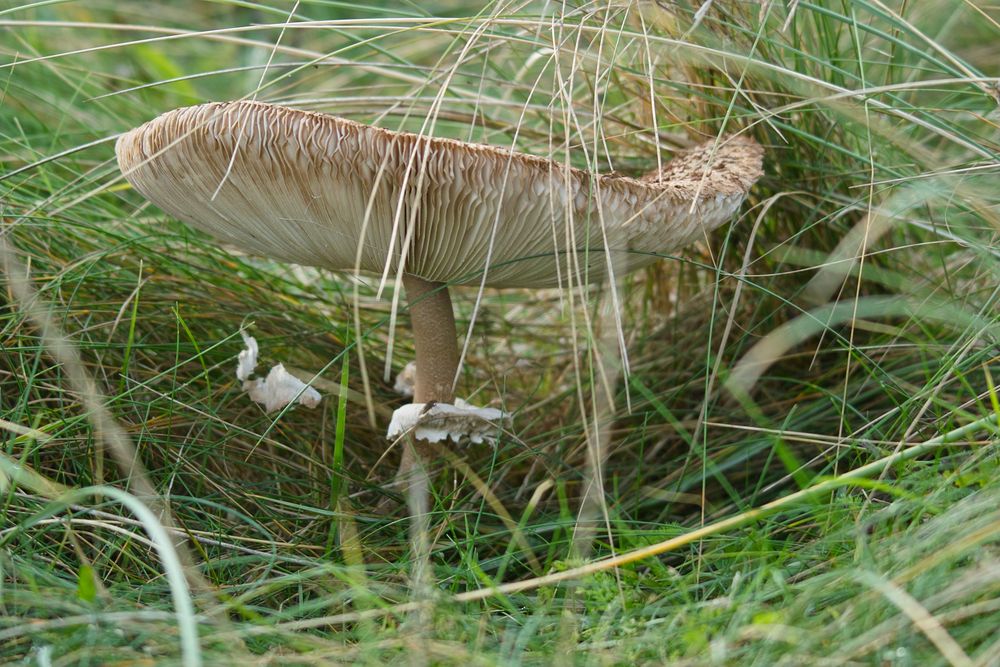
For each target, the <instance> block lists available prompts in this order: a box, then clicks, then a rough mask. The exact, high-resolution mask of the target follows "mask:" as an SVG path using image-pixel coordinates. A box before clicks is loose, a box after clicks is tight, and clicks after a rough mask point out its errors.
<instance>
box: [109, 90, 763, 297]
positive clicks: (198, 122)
mask: <svg viewBox="0 0 1000 667" xmlns="http://www.w3.org/2000/svg"><path fill="white" fill-rule="evenodd" d="M272 109H273V110H274V111H271V110H272ZM285 111H287V110H281V109H280V108H277V107H268V106H266V105H258V106H251V105H247V106H228V107H227V106H221V105H203V106H199V107H191V108H188V109H181V110H178V111H175V112H171V113H169V114H165V115H164V116H161V117H160V118H158V119H156V120H154V121H152V122H151V123H147V124H146V125H145V126H143V127H141V128H138V129H137V130H134V131H133V133H130V134H132V135H135V136H133V137H132V140H129V135H125V137H123V138H122V140H120V141H119V144H118V153H119V161H120V163H121V165H122V168H123V170H124V171H125V172H126V176H127V177H128V179H129V180H130V181H131V182H132V183H133V184H134V185H135V186H136V188H137V189H138V190H139V191H140V192H142V193H143V194H144V195H145V196H147V197H148V198H149V199H150V200H152V201H153V202H155V203H156V204H157V205H159V206H160V207H161V208H162V209H164V210H165V211H166V212H167V213H169V214H171V215H173V216H176V217H177V218H179V219H181V220H183V221H185V222H188V223H190V224H192V225H194V226H195V227H198V228H200V229H202V230H204V231H206V232H208V233H209V234H211V235H213V236H215V237H217V238H219V239H221V240H223V241H225V242H228V243H231V244H233V245H235V246H237V247H239V248H241V249H243V250H245V251H249V252H251V253H256V254H261V255H264V256H268V257H273V258H277V259H281V260H287V261H290V262H295V263H299V264H308V265H314V266H320V267H325V268H330V269H337V270H351V269H353V268H355V267H357V268H360V269H361V270H363V271H367V272H374V273H378V274H381V273H382V272H383V270H384V269H385V267H386V263H387V262H388V263H389V267H390V268H389V271H390V275H395V272H396V271H397V269H398V267H399V262H400V260H402V261H403V262H404V263H405V270H406V271H408V272H410V273H413V274H416V275H418V276H420V277H422V278H425V279H427V280H435V281H442V282H450V283H453V284H455V283H472V284H479V283H480V282H481V280H482V272H483V271H484V270H485V271H487V280H486V284H487V285H491V286H497V287H539V286H552V285H556V284H559V283H561V284H563V285H567V284H581V283H584V282H595V281H599V280H603V279H604V278H605V277H606V275H607V270H608V265H609V257H610V258H611V260H612V261H613V263H614V272H615V274H617V275H621V274H623V273H625V272H627V271H628V270H632V269H635V268H638V267H639V266H642V265H645V264H649V263H651V262H652V261H655V259H656V258H657V257H658V256H662V255H663V254H667V253H670V252H672V251H674V250H676V249H677V248H680V247H681V246H683V245H685V244H686V243H688V242H690V241H693V240H695V239H697V238H700V237H701V236H702V235H704V234H705V233H706V232H707V231H709V230H711V229H712V228H714V227H716V226H718V225H720V224H722V223H723V222H725V221H726V220H728V219H729V218H730V217H731V216H732V215H733V213H734V212H735V211H736V210H737V209H738V207H739V205H740V203H741V202H742V199H743V195H742V194H727V195H712V196H710V197H708V198H701V199H700V200H699V201H698V203H697V204H696V205H695V206H694V208H693V210H692V205H691V200H690V199H687V200H684V199H682V198H681V197H678V196H676V195H674V194H673V193H672V192H671V191H670V189H669V188H665V189H663V190H662V191H661V193H660V194H659V195H657V196H654V197H652V198H648V197H647V198H639V197H637V196H636V194H635V192H634V191H633V190H630V189H629V188H628V187H624V186H618V185H617V184H616V183H614V182H613V181H609V180H604V181H601V180H598V179H591V178H589V177H587V176H586V175H581V172H577V171H567V170H564V169H561V168H559V167H558V166H554V165H552V164H551V163H548V162H547V161H542V160H538V161H537V162H529V161H525V160H522V159H519V158H511V157H510V156H509V155H508V154H505V153H503V152H500V151H496V150H493V149H479V148H478V147H474V146H473V147H468V146H466V145H460V144H458V143H457V142H440V141H439V142H435V143H430V142H427V141H425V140H420V139H417V138H415V137H414V136H413V135H404V134H396V133H391V132H386V131H384V130H379V129H376V128H370V127H367V126H363V125H359V124H356V123H351V122H349V121H342V120H339V119H329V122H325V121H324V122H319V123H318V122H317V121H316V118H317V116H316V115H314V114H301V113H298V112H288V113H285ZM321 118H328V117H321ZM333 121H338V122H333ZM136 133H138V134H136ZM442 145H443V146H444V147H445V148H446V149H447V150H445V149H442ZM640 199H642V200H640ZM609 251H610V252H609ZM553 257H557V258H558V266H557V263H556V262H554V261H553Z"/></svg>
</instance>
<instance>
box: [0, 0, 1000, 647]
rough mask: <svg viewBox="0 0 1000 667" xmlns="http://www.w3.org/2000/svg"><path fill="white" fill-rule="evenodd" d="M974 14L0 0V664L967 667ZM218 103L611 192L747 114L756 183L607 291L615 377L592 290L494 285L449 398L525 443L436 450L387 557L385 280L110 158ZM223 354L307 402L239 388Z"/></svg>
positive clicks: (976, 209) (983, 519) (990, 336)
mask: <svg viewBox="0 0 1000 667" xmlns="http://www.w3.org/2000/svg"><path fill="white" fill-rule="evenodd" d="M991 12H993V10H992V9H991V8H989V7H987V6H985V5H982V4H979V3H973V2H961V1H959V0H925V1H923V2H920V3H913V2H905V1H903V0H893V1H889V0H857V1H855V2H835V1H829V2H788V3H775V2H764V3H747V2H728V1H719V0H716V1H715V2H708V3H704V2H685V1H682V0H678V1H676V2H661V3H654V2H637V3H624V2H623V3H612V4H583V3H570V4H550V3H492V4H489V5H487V6H486V7H483V6H482V5H477V4H475V3H471V4H470V3H461V2H458V3H454V2H449V3H443V2H442V3H431V4H427V3H423V4H420V5H406V6H402V7H367V6H362V5H350V4H349V3H333V2H326V1H319V0H313V1H302V2H295V3H291V2H280V1H278V0H268V2H262V3H243V2H229V1H228V0H224V1H221V2H184V3H159V4H157V5H155V6H152V7H151V6H150V5H149V3H142V2H136V1H132V0H118V1H116V2H113V3H112V2H100V1H98V2H86V3H84V2H48V3H44V2H43V3H24V2H17V1H16V0H15V1H14V2H7V3H2V2H0V224H2V248H3V256H4V265H5V272H4V278H3V287H4V290H3V292H0V294H2V296H0V300H2V301H0V433H2V436H3V444H2V450H0V660H3V661H5V662H11V663H14V664H41V665H44V664H60V665H75V664H81V665H83V664H90V665H97V664H102V665H105V664H106V665H110V664H129V663H135V662H137V661H142V662H143V663H144V664H146V663H149V664H177V663H181V662H187V663H188V664H195V663H196V662H197V661H198V660H200V661H201V662H202V663H203V664H232V663H242V664H327V663H330V662H347V663H360V664H381V663H384V662H389V661H395V660H400V659H411V660H413V661H414V662H421V663H428V664H454V663H464V664H480V663H482V664H550V663H551V662H553V661H562V662H564V663H568V664H576V663H579V664H592V663H593V664H604V663H608V664H638V663H655V664H663V663H669V664H692V665H694V664H733V665H748V664H761V665H772V664H890V665H933V664H950V665H990V664H997V663H998V662H1000V641H998V639H997V637H996V627H997V626H998V623H1000V604H998V603H997V599H998V598H1000V595H998V593H1000V575H998V573H1000V567H998V563H1000V559H998V557H1000V551H998V547H997V544H998V542H997V540H998V537H1000V475H998V474H997V473H998V465H1000V458H998V451H1000V450H998V440H997V434H998V432H1000V431H998V427H997V418H998V416H1000V399H998V393H997V390H996V388H995V387H996V378H1000V353H998V346H997V344H998V337H1000V336H998V332H1000V308H998V296H1000V294H998V288H997V285H998V275H1000V254H998V250H997V248H998V243H997V239H998V229H1000V225H998V220H997V216H996V210H997V203H998V202H997V192H996V188H995V186H994V180H995V177H996V168H997V154H998V146H997V139H998V133H997V118H998V115H997V111H996V110H997V104H998V94H997V85H998V80H997V79H996V76H997V72H996V65H995V63H996V61H997V55H998V53H997V48H996V46H995V43H996V42H997V39H996V38H997V25H998V24H997V18H998V17H997V16H996V15H995V12H993V13H991ZM249 96H256V97H257V98H258V99H261V100H267V101H271V102H277V103H284V104H289V105H293V106H296V107H299V108H307V109H313V110H319V111H325V112H330V113H336V114H338V115H344V116H348V117H351V118H356V119H358V120H362V121H365V122H375V123H378V124H380V125H383V126H385V127H390V128H392V129H409V130H414V131H422V132H425V133H429V134H433V135H436V136H448V137H455V138H460V139H465V140H472V141H481V142H487V143H491V144H496V145H501V146H508V147H513V148H516V149H518V150H523V151H527V152H531V153H535V154H539V155H545V156H549V157H552V158H554V159H558V160H563V161H567V162H569V163H571V164H573V165H574V166H578V167H581V168H588V169H595V170H602V171H604V170H609V169H613V170H618V171H622V172H626V173H641V172H644V171H648V170H650V169H652V168H654V167H655V166H656V165H657V163H658V162H660V161H665V160H667V159H669V157H670V155H671V154H672V153H673V152H674V151H675V150H676V149H680V148H683V147H685V146H687V145H691V144H692V143H694V142H696V141H700V140H703V139H705V138H709V137H712V136H715V135H716V134H718V133H721V132H734V131H745V132H749V133H751V134H753V136H755V137H756V138H757V139H758V141H760V142H761V143H762V144H764V145H765V146H766V147H767V163H766V176H765V178H764V179H763V181H762V182H761V183H760V184H759V185H758V187H757V188H756V189H755V191H754V193H753V195H752V198H751V201H750V203H749V204H748V205H747V206H746V207H745V212H744V214H743V215H742V217H741V218H740V219H739V220H738V221H736V222H735V223H734V224H733V225H731V226H728V227H727V228H725V229H723V230H720V231H719V232H717V233H716V234H715V235H713V237H712V238H708V239H705V241H704V242H703V243H701V244H699V245H698V246H697V247H695V248H692V249H690V250H689V251H687V252H686V253H685V254H684V256H683V257H675V258H665V260H664V261H662V262H659V263H658V264H657V265H655V266H654V267H653V268H651V269H649V270H647V271H645V272H642V273H640V274H637V275H634V276H631V277H629V278H627V279H625V280H624V281H623V282H622V283H621V284H620V285H617V286H615V289H617V290H618V294H617V300H618V303H620V304H621V312H620V313H619V315H620V319H621V321H622V322H623V323H624V326H623V329H624V330H623V332H622V333H623V337H624V340H625V341H626V349H627V352H628V373H625V372H624V367H625V364H624V361H623V360H622V359H620V358H619V356H618V354H617V349H618V348H617V342H616V341H617V332H616V331H615V317H613V313H612V312H611V304H612V299H611V286H607V285H604V286H597V287H594V288H591V289H589V290H586V291H578V292H574V293H563V292H558V291H549V292H543V293H529V292H517V291H504V292H487V293H486V294H485V295H484V297H483V300H482V302H481V303H480V305H479V312H478V313H477V314H476V326H475V329H474V330H473V331H472V333H471V336H472V340H471V343H470V346H469V349H470V353H469V356H468V358H467V361H466V366H465V369H464V371H463V377H462V381H461V387H462V389H463V390H464V394H465V395H470V396H472V397H473V398H474V399H475V400H479V399H482V400H481V402H486V401H488V400H490V398H491V397H499V398H498V399H497V401H496V403H497V404H501V405H503V406H505V407H506V409H508V410H511V411H513V412H514V428H513V432H512V433H510V434H508V435H507V436H506V437H504V438H503V440H502V441H501V443H500V444H499V445H498V446H497V447H496V448H490V447H485V446H482V447H479V446H473V447H468V448H463V449H459V450H452V451H442V452H441V456H440V457H438V459H437V462H436V469H435V471H434V473H435V474H434V475H433V476H432V484H431V486H430V488H429V489H428V494H429V506H430V512H429V514H428V516H427V517H426V522H425V525H424V526H423V527H422V533H423V537H424V538H425V540H423V541H422V540H420V539H417V540H414V539H412V536H411V534H410V529H411V521H410V517H409V516H408V512H407V509H406V504H405V502H404V500H405V499H404V498H403V497H402V494H401V493H400V490H399V488H398V486H397V485H395V484H394V483H393V472H394V470H395V464H396V462H397V461H398V457H399V453H398V452H396V451H390V452H388V453H386V452H385V448H386V445H385V443H384V441H383V438H382V433H383V431H384V428H385V423H386V419H387V415H388V414H389V413H390V412H391V410H392V409H394V408H395V407H397V406H398V405H399V404H400V402H401V399H399V398H398V397H397V396H395V394H394V393H393V392H392V387H391V385H390V384H389V383H386V382H383V380H382V372H381V371H382V367H383V365H384V364H385V363H386V360H385V358H384V355H385V350H386V347H387V342H388V339H389V336H390V331H389V326H388V322H389V301H388V300H386V299H385V298H382V299H379V298H376V295H377V287H378V286H377V281H371V282H362V283H361V284H354V282H352V281H351V280H349V279H347V278H345V277H343V276H338V275H332V274H328V273H324V272H320V271H314V270H312V269H307V268H299V267H288V266H285V265H281V264H278V263H274V262H270V261H267V260H264V259H261V258H258V257H247V256H242V255H240V254H237V253H233V252H230V251H229V250H227V249H226V248H221V247H219V246H218V244H217V243H215V242H214V241H212V240H211V239H208V238H207V237H205V236H203V235H201V234H199V233H196V232H194V231H193V230H191V229H189V228H188V227H186V226H184V225H183V224H181V223H179V222H177V221H175V220H172V219H170V218H168V217H167V216H165V215H164V214H162V213H161V212H159V211H158V210H156V209H154V208H153V207H151V206H149V205H148V204H146V203H144V201H143V199H142V198H141V197H140V196H139V195H138V194H137V193H135V192H133V191H132V190H131V189H130V188H129V187H128V186H127V185H126V184H125V183H124V181H123V180H122V179H121V178H120V175H119V174H118V171H117V168H116V166H115V164H114V160H113V140H114V137H115V136H116V135H117V134H119V133H121V132H123V131H125V130H127V129H129V128H131V127H134V126H136V125H138V124H140V123H141V122H143V121H145V120H148V119H149V118H150V117H152V116H154V115H156V114H157V113H159V112H162V111H165V110H168V109H171V108H175V107H178V106H183V105H187V104H194V103H198V102H202V101H207V100H221V99H233V98H241V97H249ZM454 293H455V298H456V301H457V306H458V311H459V313H458V314H459V326H460V327H461V325H462V323H463V322H464V323H465V324H466V325H467V324H468V323H469V321H470V318H471V315H472V310H473V307H474V304H475V302H476V293H475V291H474V290H468V289H466V290H462V289H460V288H459V289H455V290H454ZM383 296H384V295H383ZM356 304H357V305H359V306H360V307H359V308H357V312H358V313H359V315H358V317H360V325H359V327H357V328H356V327H355V320H354V318H355V305H356ZM404 315H405V314H404ZM241 330H247V331H249V332H250V333H252V334H253V335H254V336H255V337H256V338H257V340H258V341H259V342H260V345H261V349H262V350H263V356H264V359H263V362H264V363H265V364H266V363H269V362H276V361H282V362H284V363H285V365H286V366H287V367H289V368H293V369H298V370H299V371H300V374H301V375H302V376H303V377H312V376H313V375H316V376H317V383H318V385H319V387H320V389H322V391H323V392H324V393H325V394H326V396H327V398H326V399H325V400H324V401H323V403H322V404H321V407H320V408H319V409H318V410H317V411H307V410H303V409H298V408H297V409H293V410H289V411H286V412H284V413H282V414H281V415H280V416H275V415H267V414H264V413H263V412H262V411H261V410H260V409H259V408H258V407H257V406H255V405H254V404H252V403H250V402H249V401H248V400H247V399H246V397H245V396H244V395H243V394H242V392H241V391H240V387H239V386H238V383H237V382H236V381H235V379H234V377H233V369H234V367H235V363H234V362H235V356H236V354H237V353H238V351H239V350H240V348H241V342H240V336H239V332H240V331H241ZM357 331H360V332H361V334H362V338H361V339H360V340H359V338H358V335H357ZM409 345H410V343H409V341H407V340H403V339H397V340H396V341H395V349H396V352H395V354H394V357H393V358H392V359H391V360H389V362H388V363H389V366H390V367H391V368H392V369H393V370H399V369H400V368H401V367H402V366H403V364H405V363H406V361H408V360H409V359H410V358H412V349H411V348H410V347H409ZM362 357H363V358H364V359H365V361H366V363H365V367H364V369H363V368H362V366H361V365H360V362H359V360H360V359H361V358H362ZM341 387H344V388H346V389H347V390H348V391H346V392H343V395H344V396H345V397H346V398H345V401H343V402H340V401H338V399H337V394H338V392H339V390H340V388H341ZM366 396H367V398H366ZM970 424H972V425H975V427H974V428H969V427H968V425H970ZM949 434H951V435H949ZM935 438H937V440H935ZM928 442H930V443H931V445H928V446H926V447H925V448H924V449H921V450H920V455H919V456H913V457H905V456H904V457H899V458H895V459H891V460H892V461H893V463H892V464H891V465H887V466H884V467H880V468H879V469H878V470H877V471H876V472H875V473H874V474H873V475H870V476H868V477H865V478H861V477H858V476H855V475H853V474H852V471H857V470H858V469H859V468H862V467H863V466H866V465H870V464H872V462H873V461H879V460H882V459H886V458H887V457H893V456H895V455H898V454H900V453H901V452H906V451H910V450H908V448H909V447H911V446H913V445H915V444H919V443H928ZM817 485H826V486H823V487H819V488H822V489H824V492H823V493H822V494H817V493H813V492H811V491H807V492H806V493H804V494H802V495H801V496H792V494H794V493H797V492H799V491H801V490H803V489H815V488H817ZM109 489H110V490H109ZM122 490H124V491H127V492H128V495H123V494H122ZM790 496H791V497H792V498H793V499H795V498H798V499H801V500H800V501H799V502H785V501H782V499H783V498H788V497H790ZM136 499H140V500H141V501H142V504H141V505H140V506H139V508H138V509H137V508H136V502H137V500H136ZM776 501H777V502H778V503H779V506H778V507H777V508H776V509H774V510H773V511H770V512H767V513H763V514H762V515H760V516H757V515H754V514H752V512H753V511H754V510H755V509H756V508H760V507H762V506H765V505H766V504H767V503H773V502H776ZM783 502H784V503H785V504H780V503H783ZM143 507H147V508H148V511H147V513H146V514H143V513H142V511H141V510H142V508H143ZM168 508H169V512H168V511H167V509H168ZM386 508H388V509H386ZM736 519H738V520H736ZM730 520H732V521H733V523H732V524H721V525H722V528H721V529H711V530H709V531H708V532H707V533H699V532H696V531H699V530H700V529H702V527H703V526H718V525H720V524H719V522H725V521H730ZM668 540H673V542H669V543H668V542H667V541H668ZM665 543H666V545H667V546H670V547H671V548H670V549H669V550H666V551H663V552H662V553H658V554H657V555H656V556H651V557H648V558H643V559H640V560H636V561H634V562H628V563H623V564H622V565H621V566H620V567H617V568H612V567H608V566H605V565H602V563H609V562H617V561H608V560H601V559H607V558H615V557H616V556H624V557H626V560H627V556H628V554H631V553H632V552H634V551H636V550H639V549H643V548H648V547H651V546H652V545H662V544H665ZM422 544H424V545H426V550H427V551H426V553H425V552H423V547H421V545H422ZM172 558H175V559H177V561H178V562H177V563H174V565H175V566H176V568H179V570H177V571H180V572H182V573H183V575H184V576H181V577H180V578H179V579H178V577H176V576H172V573H173V572H174V570H176V568H174V570H172V569H171V568H172V567H173V566H172V565H171V563H172V562H173V561H172V560H171V559H172ZM425 561H426V562H425ZM595 563H596V565H594V564H595ZM581 567H583V568H585V570H586V572H585V573H581V572H580V570H579V569H578V568H581ZM421 572H423V574H420V573H421ZM563 573H568V574H563ZM563 577H566V578H565V579H563ZM504 585H508V588H504V589H501V590H500V591H496V590H492V587H496V586H504ZM487 589H490V590H487ZM185 601H186V602H185ZM192 628H194V631H193V633H194V634H192Z"/></svg>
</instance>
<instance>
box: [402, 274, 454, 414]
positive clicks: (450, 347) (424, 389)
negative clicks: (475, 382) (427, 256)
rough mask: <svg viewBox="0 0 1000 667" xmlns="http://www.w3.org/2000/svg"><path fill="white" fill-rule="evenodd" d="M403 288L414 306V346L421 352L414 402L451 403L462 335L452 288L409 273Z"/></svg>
mask: <svg viewBox="0 0 1000 667" xmlns="http://www.w3.org/2000/svg"><path fill="white" fill-rule="evenodd" d="M403 286H404V287H405V288H406V299H407V301H409V303H410V321H411V322H412V324H413V347H414V348H415V349H416V353H417V354H416V356H417V358H416V362H417V382H416V385H415V386H414V388H413V402H414V403H428V402H430V401H437V402H439V403H451V402H452V400H453V399H454V383H455V374H456V373H457V371H458V336H457V335H456V333H455V314H454V312H453V311H452V308H451V297H450V296H449V295H448V287H447V285H445V284H444V283H437V282H431V281H429V280H424V279H423V278H418V277H417V276H414V275H411V274H409V273H404V274H403Z"/></svg>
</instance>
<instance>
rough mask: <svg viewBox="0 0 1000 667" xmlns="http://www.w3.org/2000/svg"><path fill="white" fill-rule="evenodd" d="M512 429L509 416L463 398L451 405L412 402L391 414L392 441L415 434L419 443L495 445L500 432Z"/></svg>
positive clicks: (387, 436)
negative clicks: (450, 442)
mask: <svg viewBox="0 0 1000 667" xmlns="http://www.w3.org/2000/svg"><path fill="white" fill-rule="evenodd" d="M509 426H510V415H509V414H507V413H505V412H503V411H502V410H497V409H496V408H477V407H476V406H474V405H469V404H468V403H466V402H465V401H463V400H462V399H460V398H456V399H455V404H454V405H452V404H450V403H410V404H409V405H404V406H403V407H401V408H399V409H398V410H396V411H395V412H393V413H392V421H390V422H389V430H388V431H387V432H386V434H385V437H386V438H388V439H389V440H395V439H396V438H398V437H400V436H402V435H404V434H406V433H412V434H413V437H414V438H416V439H417V440H426V441H427V442H441V441H442V440H449V439H450V440H452V441H453V442H455V443H459V442H462V441H463V440H469V441H470V442H474V443H476V444H477V445H478V444H481V443H483V442H496V440H497V437H498V435H499V432H500V430H501V429H503V428H505V427H509Z"/></svg>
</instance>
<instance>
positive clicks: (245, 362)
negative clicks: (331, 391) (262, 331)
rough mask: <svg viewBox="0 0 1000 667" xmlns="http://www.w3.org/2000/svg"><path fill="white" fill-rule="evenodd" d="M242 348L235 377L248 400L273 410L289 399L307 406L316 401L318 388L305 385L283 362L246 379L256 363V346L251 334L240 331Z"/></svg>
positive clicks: (279, 407)
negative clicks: (240, 383) (262, 376)
mask: <svg viewBox="0 0 1000 667" xmlns="http://www.w3.org/2000/svg"><path fill="white" fill-rule="evenodd" d="M241 335H242V336H243V344H244V345H246V348H244V349H243V351H241V352H240V354H239V357H238V361H237V365H236V379H237V380H239V381H240V382H242V383H243V391H245V392H247V394H248V395H249V396H250V400H252V401H253V402H254V403H259V404H260V405H263V406H264V410H265V411H266V412H274V411H275V410H280V409H282V408H284V407H285V406H286V405H288V404H289V403H292V402H293V401H294V402H298V403H301V404H302V405H304V406H306V407H307V408H315V407H316V406H317V405H319V402H320V400H322V398H323V397H322V396H321V395H320V393H319V392H318V391H316V390H315V389H313V388H312V387H310V386H309V385H307V384H306V383H305V382H303V381H302V380H300V379H299V378H297V377H295V376H294V375H292V374H291V373H289V372H288V371H286V370H285V366H284V365H283V364H277V365H276V366H274V367H273V368H271V370H270V371H269V372H268V374H267V377H266V378H264V379H261V378H255V379H253V380H251V379H250V376H251V375H252V374H253V371H254V368H256V367H257V356H258V354H259V352H260V349H259V348H258V346H257V341H256V339H254V337H253V336H248V335H246V334H245V333H242V332H241Z"/></svg>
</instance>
